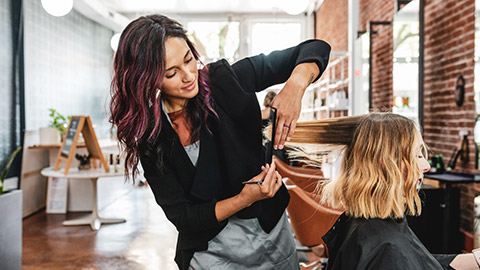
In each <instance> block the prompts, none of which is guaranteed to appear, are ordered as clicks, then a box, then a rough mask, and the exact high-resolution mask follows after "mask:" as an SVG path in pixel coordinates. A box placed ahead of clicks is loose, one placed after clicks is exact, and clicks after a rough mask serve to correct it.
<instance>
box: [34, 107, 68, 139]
mask: <svg viewBox="0 0 480 270" xmlns="http://www.w3.org/2000/svg"><path fill="white" fill-rule="evenodd" d="M48 110H49V111H50V114H49V116H50V117H51V121H50V125H49V127H44V128H40V144H43V145H46V144H47V145H48V144H58V143H60V142H61V141H62V138H63V135H64V134H65V131H66V129H67V127H68V122H69V121H70V117H65V116H63V115H62V114H60V113H59V112H58V111H57V110H55V109H53V108H50V109H48Z"/></svg>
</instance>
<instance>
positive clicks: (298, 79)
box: [271, 63, 320, 149]
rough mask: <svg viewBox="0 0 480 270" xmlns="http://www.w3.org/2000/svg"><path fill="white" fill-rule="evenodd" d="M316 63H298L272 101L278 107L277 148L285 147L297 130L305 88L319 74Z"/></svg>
mask: <svg viewBox="0 0 480 270" xmlns="http://www.w3.org/2000/svg"><path fill="white" fill-rule="evenodd" d="M319 72H320V69H319V68H318V65H317V64H316V63H302V64H299V65H297V66H296V67H295V68H294V69H293V71H292V74H291V75H290V78H288V80H287V81H286V82H285V86H284V87H283V89H282V90H281V91H280V93H278V95H277V96H276V97H275V98H274V99H273V101H272V105H271V106H272V107H275V108H277V129H276V130H275V142H274V148H275V149H283V146H284V145H285V141H289V140H290V138H292V136H293V133H294V132H295V127H296V126H297V120H298V117H299V116H300V111H301V109H302V98H303V94H304V93H305V89H306V88H307V86H309V85H310V84H311V83H312V82H313V80H314V79H315V78H316V77H317V75H318V74H319Z"/></svg>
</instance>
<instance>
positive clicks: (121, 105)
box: [110, 15, 216, 181]
mask: <svg viewBox="0 0 480 270" xmlns="http://www.w3.org/2000/svg"><path fill="white" fill-rule="evenodd" d="M169 37H179V38H183V39H184V40H185V41H186V43H187V45H188V47H189V48H190V50H191V51H192V53H193V55H194V57H195V59H197V60H198V58H199V54H198V52H197V50H196V49H195V48H194V46H193V44H192V43H191V42H190V40H189V39H188V37H187V36H186V33H185V30H184V29H183V27H182V25H181V24H180V23H178V22H177V21H175V20H172V19H170V18H168V17H166V16H162V15H150V16H143V17H140V18H138V19H136V20H135V21H133V22H131V23H130V24H129V25H128V26H127V27H126V28H125V30H123V32H122V35H121V37H120V42H119V44H118V49H117V52H116V54H115V58H114V63H113V65H114V75H113V80H112V84H111V95H112V99H111V103H110V112H111V116H110V122H111V123H112V124H113V125H115V126H116V127H117V138H118V140H119V142H120V144H121V145H122V146H123V147H124V148H125V152H126V160H125V170H126V172H127V175H128V172H129V169H131V170H132V171H131V174H132V177H133V180H134V181H135V176H136V173H137V167H138V163H139V158H140V151H139V147H142V148H143V146H144V145H149V143H153V142H155V141H156V140H157V138H158V136H159V134H160V131H161V129H162V117H161V114H162V109H161V102H160V99H159V98H160V97H161V92H160V96H157V95H158V94H157V91H159V89H161V85H162V82H163V78H164V74H165V41H166V40H167V39H168V38H169ZM198 74H199V75H198V85H199V92H198V94H197V95H196V96H195V97H194V98H192V99H191V100H189V102H188V104H187V112H188V115H189V117H190V123H191V125H192V140H194V139H195V140H196V139H198V138H199V135H200V129H201V127H202V125H205V126H206V121H207V117H208V115H209V114H213V115H215V116H216V113H215V111H214V109H213V105H212V104H213V101H212V96H211V91H210V87H209V83H208V69H207V67H204V68H203V69H201V70H199V71H198ZM207 128H208V127H207ZM152 147H153V146H151V147H150V149H146V150H147V152H150V153H151V154H155V155H157V157H156V160H157V164H158V165H160V166H161V165H162V161H161V153H160V152H158V151H161V149H152ZM147 148H149V147H148V146H147ZM149 150H150V151H149ZM155 150H156V151H155ZM142 151H143V150H142Z"/></svg>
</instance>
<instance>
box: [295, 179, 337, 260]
mask: <svg viewBox="0 0 480 270" xmlns="http://www.w3.org/2000/svg"><path fill="white" fill-rule="evenodd" d="M286 184H287V189H288V192H289V194H290V203H289V204H288V206H287V212H288V217H289V220H290V226H291V227H292V230H293V233H294V234H295V237H296V238H297V240H298V242H300V244H302V245H303V246H305V247H307V248H308V249H307V250H301V251H312V252H313V253H314V254H315V255H316V256H318V257H323V258H326V257H328V250H327V248H326V245H325V243H324V242H323V239H322V236H323V235H324V234H325V233H327V232H328V230H330V228H331V227H332V226H333V224H334V223H335V222H336V221H337V219H338V217H339V216H340V215H341V214H342V211H340V210H335V209H331V208H328V207H325V206H323V205H321V204H320V203H319V202H317V201H316V200H315V199H314V197H315V196H314V195H312V194H308V192H306V191H304V190H303V189H301V188H300V187H298V186H296V185H292V184H293V181H290V180H287V181H286ZM297 250H298V249H297ZM323 258H322V259H323ZM324 260H325V259H324ZM324 260H318V261H315V262H312V263H310V264H305V263H301V264H300V265H302V266H303V267H307V268H310V267H314V268H313V269H321V267H322V263H323V261H324Z"/></svg>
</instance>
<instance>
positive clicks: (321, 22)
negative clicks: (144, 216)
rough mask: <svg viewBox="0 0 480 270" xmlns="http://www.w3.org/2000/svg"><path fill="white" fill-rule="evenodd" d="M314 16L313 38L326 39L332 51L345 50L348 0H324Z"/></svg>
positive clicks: (346, 46) (346, 44) (346, 47)
mask: <svg viewBox="0 0 480 270" xmlns="http://www.w3.org/2000/svg"><path fill="white" fill-rule="evenodd" d="M316 18H317V23H316V26H315V28H316V29H315V38H318V39H322V40H325V41H327V42H328V43H329V44H330V46H332V51H347V50H348V0H325V1H324V2H323V4H322V6H321V7H320V9H319V10H318V11H317V15H316Z"/></svg>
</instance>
